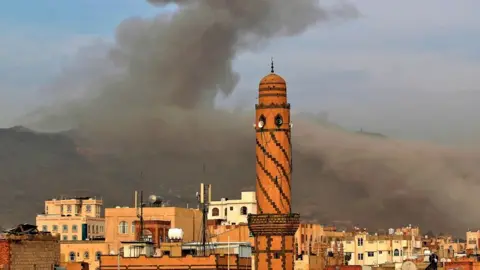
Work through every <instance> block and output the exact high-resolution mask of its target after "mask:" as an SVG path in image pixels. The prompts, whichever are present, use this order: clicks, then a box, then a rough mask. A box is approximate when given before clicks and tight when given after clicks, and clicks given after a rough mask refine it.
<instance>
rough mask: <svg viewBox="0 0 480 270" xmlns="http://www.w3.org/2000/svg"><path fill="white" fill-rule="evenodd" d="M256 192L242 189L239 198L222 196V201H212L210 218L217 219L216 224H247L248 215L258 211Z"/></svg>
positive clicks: (209, 210)
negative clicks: (231, 198)
mask: <svg viewBox="0 0 480 270" xmlns="http://www.w3.org/2000/svg"><path fill="white" fill-rule="evenodd" d="M255 197H256V195H255V192H253V191H242V193H241V197H240V199H238V200H235V199H234V200H230V199H228V198H222V199H221V200H220V201H211V202H210V203H209V207H208V208H209V209H208V219H209V220H215V221H216V224H221V225H235V224H247V222H248V220H247V215H248V214H256V213H257V200H256V198H255Z"/></svg>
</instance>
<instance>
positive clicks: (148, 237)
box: [143, 229, 153, 242]
mask: <svg viewBox="0 0 480 270" xmlns="http://www.w3.org/2000/svg"><path fill="white" fill-rule="evenodd" d="M143 237H144V239H143V240H145V241H150V242H153V233H152V231H150V230H147V229H145V230H143Z"/></svg>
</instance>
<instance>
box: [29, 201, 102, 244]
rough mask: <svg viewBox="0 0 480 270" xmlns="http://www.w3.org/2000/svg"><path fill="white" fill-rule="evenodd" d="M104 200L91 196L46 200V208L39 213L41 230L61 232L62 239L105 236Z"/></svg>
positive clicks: (38, 218)
mask: <svg viewBox="0 0 480 270" xmlns="http://www.w3.org/2000/svg"><path fill="white" fill-rule="evenodd" d="M102 206H103V201H102V200H97V199H95V198H91V197H76V198H61V199H52V200H48V201H45V210H44V212H43V213H42V214H39V215H37V218H36V224H37V226H38V228H39V230H41V231H49V232H51V233H52V234H59V235H60V239H61V240H62V241H67V240H73V241H80V240H87V239H94V238H102V237H104V229H105V219H104V218H103V217H102Z"/></svg>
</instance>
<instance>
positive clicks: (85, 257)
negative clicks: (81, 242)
mask: <svg viewBox="0 0 480 270" xmlns="http://www.w3.org/2000/svg"><path fill="white" fill-rule="evenodd" d="M83 258H84V259H88V258H90V253H88V251H85V253H83Z"/></svg>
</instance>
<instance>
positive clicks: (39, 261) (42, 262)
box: [9, 240, 60, 270]
mask: <svg viewBox="0 0 480 270" xmlns="http://www.w3.org/2000/svg"><path fill="white" fill-rule="evenodd" d="M9 242H10V270H24V269H25V270H27V269H28V270H31V269H35V270H47V269H48V270H51V269H53V266H54V265H58V264H59V263H60V243H59V241H58V240H21V241H18V240H17V241H15V240H14V241H9Z"/></svg>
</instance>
